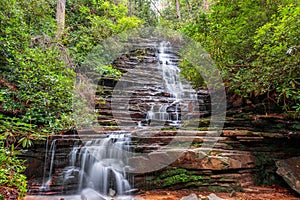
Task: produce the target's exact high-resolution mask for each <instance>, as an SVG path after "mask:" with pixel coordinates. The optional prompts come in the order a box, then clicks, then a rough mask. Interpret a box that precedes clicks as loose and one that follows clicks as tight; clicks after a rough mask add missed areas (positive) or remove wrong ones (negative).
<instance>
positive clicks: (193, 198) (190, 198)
mask: <svg viewBox="0 0 300 200" xmlns="http://www.w3.org/2000/svg"><path fill="white" fill-rule="evenodd" d="M180 200H198V197H197V195H196V194H195V193H192V194H190V195H189V196H186V197H182V198H181V199H180Z"/></svg>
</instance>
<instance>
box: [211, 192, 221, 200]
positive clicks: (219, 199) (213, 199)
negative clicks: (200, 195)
mask: <svg viewBox="0 0 300 200" xmlns="http://www.w3.org/2000/svg"><path fill="white" fill-rule="evenodd" d="M207 198H208V199H209V200H225V199H223V198H220V197H218V196H217V195H215V194H214V193H211V194H210V195H208V196H207Z"/></svg>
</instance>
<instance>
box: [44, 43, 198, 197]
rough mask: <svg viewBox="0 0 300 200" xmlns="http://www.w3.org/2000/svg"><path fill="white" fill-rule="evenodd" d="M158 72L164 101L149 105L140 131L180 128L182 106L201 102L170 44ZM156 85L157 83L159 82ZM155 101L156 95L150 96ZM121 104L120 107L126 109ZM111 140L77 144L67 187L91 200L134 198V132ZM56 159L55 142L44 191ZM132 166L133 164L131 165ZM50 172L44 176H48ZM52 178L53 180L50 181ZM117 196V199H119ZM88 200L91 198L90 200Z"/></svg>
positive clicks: (161, 52)
mask: <svg viewBox="0 0 300 200" xmlns="http://www.w3.org/2000/svg"><path fill="white" fill-rule="evenodd" d="M156 57H157V59H158V62H157V64H156V65H155V67H157V69H158V72H159V73H160V75H161V77H162V81H161V83H160V85H158V84H157V85H158V86H157V88H159V91H160V92H161V91H163V92H162V93H163V96H161V97H159V98H161V99H163V100H160V101H156V100H154V99H150V100H151V101H149V102H146V103H145V104H147V106H148V108H149V109H148V111H147V112H146V116H145V119H144V120H142V121H138V122H137V127H135V128H137V129H136V130H139V129H140V128H142V129H144V130H145V129H147V126H152V127H153V126H154V127H158V128H162V127H164V126H171V127H180V126H181V125H182V121H183V117H182V113H183V112H182V106H186V105H187V104H188V103H189V102H195V101H197V96H196V94H195V91H194V90H192V89H191V87H190V86H189V85H186V84H184V83H182V82H181V81H180V77H179V72H180V70H179V68H178V66H177V62H178V57H177V55H176V54H175V53H173V49H172V47H171V46H170V44H169V43H167V42H162V43H160V44H159V46H158V47H157V52H156ZM155 84H156V83H155ZM150 98H153V96H150ZM122 106H123V105H121V106H120V107H122ZM106 136H107V137H103V134H102V138H99V139H95V140H89V141H87V142H86V143H85V144H84V145H82V144H77V145H75V146H74V147H73V149H72V150H71V152H70V154H69V166H67V167H65V168H64V170H63V172H62V173H61V174H63V184H64V185H68V184H70V183H76V185H77V193H81V194H82V195H84V197H83V199H85V198H86V197H87V196H89V195H90V196H89V197H90V198H91V199H93V198H94V197H95V199H97V198H98V199H110V198H111V197H112V196H114V198H115V199H118V198H122V199H124V198H125V199H131V197H130V196H129V195H130V192H131V186H130V185H132V184H133V181H131V180H130V176H129V174H128V173H126V172H130V170H133V169H131V168H130V167H129V165H128V157H127V154H128V152H130V150H131V147H130V145H131V139H130V132H126V133H125V132H117V131H116V132H109V133H106ZM54 156H55V141H53V142H52V144H51V147H50V150H49V152H48V157H49V158H50V159H51V162H50V173H49V176H47V177H46V178H44V179H45V180H44V184H43V186H42V189H48V188H49V186H50V182H51V176H52V169H53V162H54ZM131 166H132V165H131ZM45 176H46V173H44V177H45ZM48 177H49V178H48ZM115 196H116V197H115ZM87 199H88V198H87Z"/></svg>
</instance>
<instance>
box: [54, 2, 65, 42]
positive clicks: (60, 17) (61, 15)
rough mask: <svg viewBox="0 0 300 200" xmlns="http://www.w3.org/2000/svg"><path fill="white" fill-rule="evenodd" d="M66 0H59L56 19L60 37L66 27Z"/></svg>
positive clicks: (57, 34)
mask: <svg viewBox="0 0 300 200" xmlns="http://www.w3.org/2000/svg"><path fill="white" fill-rule="evenodd" d="M65 14H66V0H58V1H57V10H56V21H57V33H56V37H57V38H60V37H61V35H62V33H63V31H64V28H65Z"/></svg>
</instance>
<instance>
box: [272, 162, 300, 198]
mask: <svg viewBox="0 0 300 200" xmlns="http://www.w3.org/2000/svg"><path fill="white" fill-rule="evenodd" d="M276 165H277V167H278V169H277V171H276V172H277V174H279V175H280V176H282V177H283V179H284V180H285V181H286V182H287V184H289V186H290V187H291V188H292V189H293V190H295V191H296V192H298V193H299V194H300V157H292V158H289V159H285V160H278V161H277V162H276Z"/></svg>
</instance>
